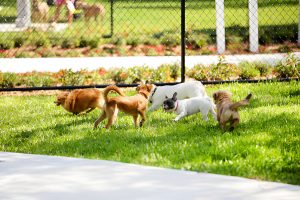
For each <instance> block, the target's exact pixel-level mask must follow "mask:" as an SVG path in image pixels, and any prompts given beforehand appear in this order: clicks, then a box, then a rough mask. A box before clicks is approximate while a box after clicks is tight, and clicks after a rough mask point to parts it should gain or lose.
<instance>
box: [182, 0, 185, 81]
mask: <svg viewBox="0 0 300 200" xmlns="http://www.w3.org/2000/svg"><path fill="white" fill-rule="evenodd" d="M185 42H186V40H185V0H181V82H182V83H183V82H185Z"/></svg>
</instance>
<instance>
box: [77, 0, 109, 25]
mask: <svg viewBox="0 0 300 200" xmlns="http://www.w3.org/2000/svg"><path fill="white" fill-rule="evenodd" d="M76 8H78V9H82V10H83V13H84V18H85V19H86V20H89V19H90V18H92V17H94V18H95V20H97V19H98V16H100V18H101V21H103V18H104V14H105V8H104V6H103V5H101V4H92V5H89V4H87V3H85V2H83V1H78V2H76Z"/></svg>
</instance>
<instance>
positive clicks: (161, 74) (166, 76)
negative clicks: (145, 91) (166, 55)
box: [150, 64, 179, 82]
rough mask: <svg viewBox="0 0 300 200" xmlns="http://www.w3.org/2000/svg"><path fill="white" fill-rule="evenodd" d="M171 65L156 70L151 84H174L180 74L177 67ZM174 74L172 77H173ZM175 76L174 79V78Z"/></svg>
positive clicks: (152, 74) (153, 72)
mask: <svg viewBox="0 0 300 200" xmlns="http://www.w3.org/2000/svg"><path fill="white" fill-rule="evenodd" d="M171 66H172V65H170V64H163V65H160V66H158V68H157V69H154V70H153V71H152V73H151V75H150V81H151V82H173V81H174V78H176V79H177V77H178V76H179V72H178V71H177V67H175V66H172V67H171ZM171 74H172V75H171ZM172 76H173V77H172Z"/></svg>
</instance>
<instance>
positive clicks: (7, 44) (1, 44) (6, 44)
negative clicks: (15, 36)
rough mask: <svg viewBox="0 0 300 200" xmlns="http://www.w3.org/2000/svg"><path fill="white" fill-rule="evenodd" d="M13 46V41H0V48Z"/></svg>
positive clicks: (5, 48)
mask: <svg viewBox="0 0 300 200" xmlns="http://www.w3.org/2000/svg"><path fill="white" fill-rule="evenodd" d="M13 46H14V42H13V41H11V40H3V41H0V49H4V50H7V49H11V48H13Z"/></svg>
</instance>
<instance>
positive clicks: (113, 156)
mask: <svg viewBox="0 0 300 200" xmlns="http://www.w3.org/2000/svg"><path fill="white" fill-rule="evenodd" d="M206 88H207V92H208V94H209V95H211V94H212V93H213V92H214V91H216V90H218V89H226V90H230V91H232V93H233V94H234V96H233V97H234V100H239V99H241V98H244V97H245V96H246V95H247V94H248V93H249V92H252V93H253V99H252V100H251V104H250V105H249V106H247V107H244V108H242V109H241V110H240V115H241V123H240V125H239V126H238V128H237V129H236V130H235V131H234V132H231V133H229V132H226V133H222V131H221V130H220V128H219V127H218V125H217V123H216V122H215V121H213V119H212V118H210V121H209V122H208V123H205V122H203V121H202V120H201V116H200V114H198V115H193V116H189V117H187V118H185V119H183V120H181V121H179V122H178V123H175V122H173V121H172V119H174V117H175V114H169V113H164V112H163V111H162V110H159V111H156V112H153V113H148V114H147V115H148V120H147V121H146V123H145V126H144V127H143V128H140V129H135V128H134V126H133V122H132V118H131V117H129V116H124V115H122V114H119V118H118V121H117V123H116V124H115V125H114V126H113V127H112V128H111V129H110V130H105V129H103V128H102V127H103V123H102V124H100V127H99V128H98V129H97V130H93V129H92V127H93V122H94V121H95V120H96V118H97V117H98V115H99V113H100V112H99V111H98V110H97V111H93V112H92V113H90V114H87V115H83V116H73V115H72V114H69V113H67V112H66V111H65V110H63V109H62V108H61V107H56V106H55V105H54V103H53V101H54V99H55V96H42V95H39V96H38V95H36V96H7V95H4V94H2V95H1V96H0V116H1V120H0V127H1V128H0V151H9V152H22V153H33V154H46V155H61V156H70V157H83V158H93V159H105V160H114V161H121V162H126V163H136V164H143V165H151V166H160V167H167V168H176V169H185V170H193V171H199V172H209V173H217V174H226V175H234V176H242V177H248V178H254V179H261V180H270V181H279V182H284V183H290V184H297V185H300V174H299V171H300V126H299V124H300V115H299V111H300V98H299V97H300V83H299V82H289V83H275V82H271V83H266V84H264V83H260V84H224V85H215V86H206ZM127 93H128V94H130V95H131V94H134V93H135V92H134V90H133V89H129V90H128V91H127Z"/></svg>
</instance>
